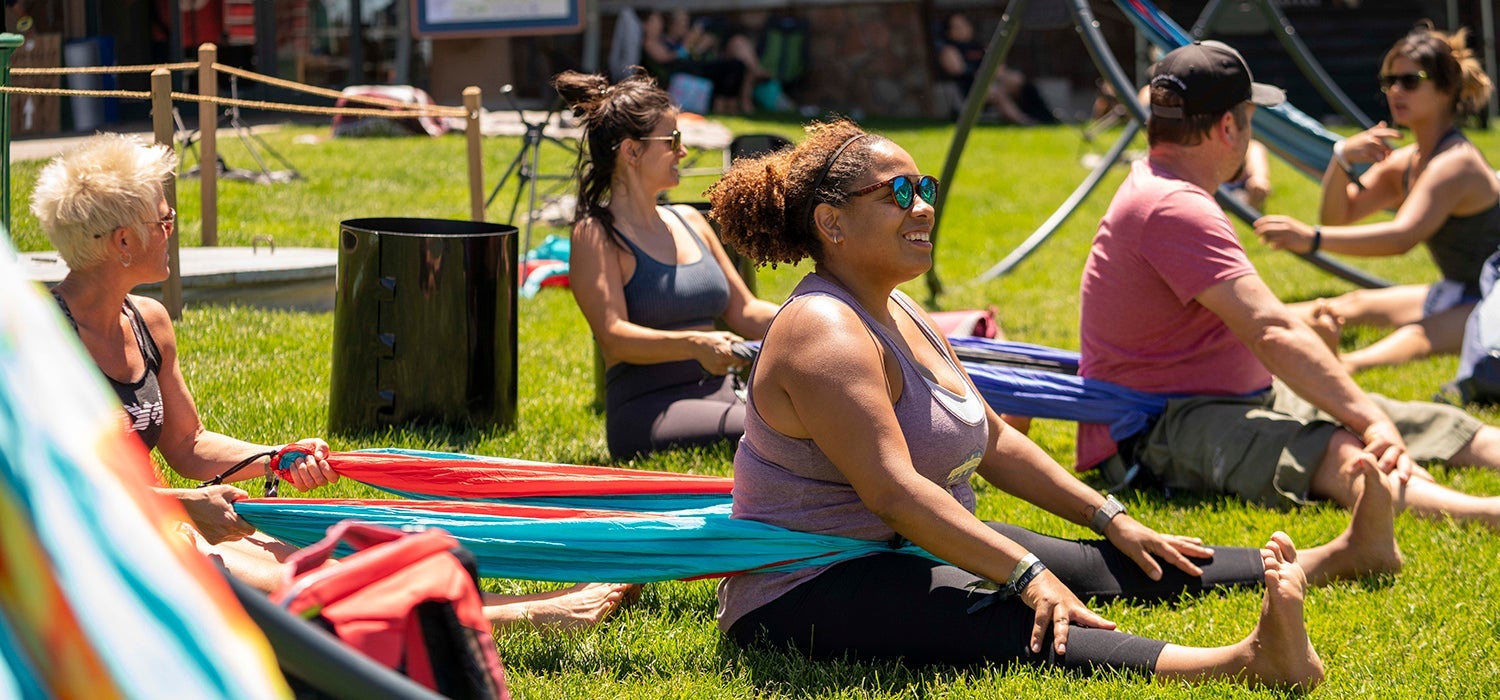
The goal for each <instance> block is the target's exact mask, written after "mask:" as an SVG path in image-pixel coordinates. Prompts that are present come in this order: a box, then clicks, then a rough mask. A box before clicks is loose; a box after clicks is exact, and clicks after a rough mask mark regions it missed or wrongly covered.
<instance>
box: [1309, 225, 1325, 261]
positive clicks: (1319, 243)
mask: <svg viewBox="0 0 1500 700" xmlns="http://www.w3.org/2000/svg"><path fill="white" fill-rule="evenodd" d="M1322 247H1323V227H1322V226H1314V227H1313V242H1312V247H1311V248H1308V249H1307V254H1308V255H1312V254H1313V253H1316V252H1318V249H1319V248H1322Z"/></svg>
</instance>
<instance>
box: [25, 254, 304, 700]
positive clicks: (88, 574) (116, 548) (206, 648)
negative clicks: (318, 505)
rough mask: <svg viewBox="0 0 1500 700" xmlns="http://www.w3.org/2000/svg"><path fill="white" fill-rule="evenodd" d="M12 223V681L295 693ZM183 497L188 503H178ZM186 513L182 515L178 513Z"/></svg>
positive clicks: (79, 690)
mask: <svg viewBox="0 0 1500 700" xmlns="http://www.w3.org/2000/svg"><path fill="white" fill-rule="evenodd" d="M14 261H15V255H14V253H13V252H12V250H11V248H10V244H9V237H8V236H7V235H5V234H4V229H3V228H0V298H3V299H5V302H4V303H3V304H0V696H3V697H19V698H143V699H148V698H149V699H155V698H171V697H184V698H273V697H289V696H290V693H289V691H288V689H287V688H286V686H285V684H284V682H283V681H282V677H281V674H280V672H279V671H278V670H277V668H276V662H275V659H274V658H273V657H272V655H271V651H270V648H269V647H268V646H267V644H266V640H265V637H263V636H261V634H260V632H259V630H258V629H257V628H256V627H255V626H254V625H253V624H252V623H251V622H250V620H249V619H248V618H247V617H245V614H244V611H243V610H242V609H240V607H239V605H238V604H237V603H236V602H235V599H234V597H233V595H232V594H231V592H230V591H229V589H228V587H227V586H226V585H225V582H224V580H223V578H222V577H221V576H220V574H219V573H218V572H217V571H216V570H215V569H214V568H213V566H212V565H211V564H210V563H209V561H208V559H206V558H204V557H203V556H201V555H199V554H198V553H197V552H196V551H195V550H194V549H193V546H192V545H191V544H190V543H189V542H188V541H187V540H186V539H184V538H183V537H181V536H180V535H179V534H178V531H177V527H178V524H179V523H181V522H182V521H183V520H184V518H185V516H184V515H183V514H182V513H181V511H180V508H179V507H178V506H177V504H176V503H175V502H172V501H169V500H167V499H164V498H162V497H160V496H158V495H157V494H156V493H155V492H154V491H152V490H151V489H150V488H149V484H151V483H154V476H153V474H152V472H151V464H150V461H149V459H148V458H147V456H146V453H145V451H144V450H142V449H141V444H140V441H138V440H135V439H134V438H130V437H127V435H126V434H125V432H124V431H123V430H121V429H120V425H119V421H120V420H121V418H120V408H119V401H118V400H117V399H116V398H115V397H114V395H113V394H112V393H111V392H109V391H108V389H107V388H106V387H105V386H104V383H103V381H102V379H101V378H100V376H99V373H98V372H97V370H96V369H95V368H94V367H93V364H92V363H91V362H90V361H89V360H88V358H87V357H86V356H85V355H84V354H83V351H82V349H81V347H80V346H79V344H78V340H77V336H76V335H75V334H74V333H73V332H72V331H71V330H70V329H68V328H67V327H66V325H65V324H64V323H63V320H62V316H61V314H59V313H58V311H57V307H56V305H55V304H53V303H51V302H50V300H48V299H45V298H43V297H44V296H45V295H44V294H43V293H41V292H40V291H39V289H40V288H39V287H37V286H35V285H34V284H32V283H31V282H28V281H27V280H26V275H25V273H24V271H22V270H21V268H20V266H19V265H17V264H16V263H15V262H14ZM174 509H176V512H175V513H174ZM174 515H175V517H174Z"/></svg>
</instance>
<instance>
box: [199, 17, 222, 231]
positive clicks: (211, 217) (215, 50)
mask: <svg viewBox="0 0 1500 700" xmlns="http://www.w3.org/2000/svg"><path fill="white" fill-rule="evenodd" d="M218 60H219V47H217V46H214V45H213V44H203V45H201V46H199V47H198V94H199V95H202V96H203V97H207V98H214V97H218V96H219V72H218V71H217V70H214V63H216V62H217V61H218ZM198 153H199V154H200V157H199V158H198V190H199V192H200V194H199V202H200V207H199V209H200V212H199V217H200V218H201V219H202V220H203V242H202V243H203V245H206V246H216V245H218V244H219V105H218V103H217V102H210V101H208V100H204V101H202V102H199V103H198Z"/></svg>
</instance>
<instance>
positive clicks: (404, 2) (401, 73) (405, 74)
mask: <svg viewBox="0 0 1500 700" xmlns="http://www.w3.org/2000/svg"><path fill="white" fill-rule="evenodd" d="M410 4H411V0H396V84H397V85H410V84H411V42H412V38H411V8H410Z"/></svg>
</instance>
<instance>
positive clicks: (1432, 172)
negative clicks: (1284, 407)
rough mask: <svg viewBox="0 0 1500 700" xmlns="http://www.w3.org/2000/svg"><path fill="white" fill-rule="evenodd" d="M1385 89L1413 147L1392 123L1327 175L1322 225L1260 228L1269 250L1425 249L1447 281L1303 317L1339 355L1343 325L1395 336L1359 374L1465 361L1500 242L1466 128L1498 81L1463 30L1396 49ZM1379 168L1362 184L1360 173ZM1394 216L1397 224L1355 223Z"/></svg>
mask: <svg viewBox="0 0 1500 700" xmlns="http://www.w3.org/2000/svg"><path fill="white" fill-rule="evenodd" d="M1380 89H1381V90H1382V91H1383V92H1384V93H1385V95H1386V101H1387V102H1388V103H1389V105H1390V110H1391V119H1392V120H1393V121H1394V122H1395V124H1397V125H1399V126H1403V127H1406V128H1407V129H1410V130H1411V133H1412V135H1413V136H1414V137H1415V139H1416V141H1415V143H1411V144H1408V145H1406V146H1402V147H1399V148H1393V147H1392V146H1391V144H1390V141H1392V140H1394V139H1397V138H1400V136H1401V133H1400V132H1399V131H1396V130H1395V129H1392V128H1390V127H1388V126H1386V124H1385V122H1381V123H1379V124H1376V125H1375V126H1374V127H1372V128H1370V129H1367V130H1365V131H1363V132H1360V133H1358V134H1355V135H1354V136H1351V137H1349V138H1348V139H1345V140H1343V141H1340V142H1339V143H1338V144H1337V145H1335V146H1334V158H1333V160H1332V161H1331V162H1330V163H1329V164H1328V170H1327V171H1326V172H1325V173H1324V174H1323V203H1322V207H1321V209H1320V211H1319V219H1320V221H1321V222H1322V225H1321V226H1311V225H1308V224H1305V223H1303V222H1301V221H1298V220H1296V219H1293V218H1291V217H1287V216H1267V217H1263V218H1261V219H1260V220H1259V221H1257V222H1255V233H1256V235H1258V236H1260V238H1261V240H1263V241H1264V242H1265V243H1266V244H1267V245H1269V246H1271V247H1272V248H1276V249H1287V250H1292V251H1296V252H1299V253H1305V252H1309V251H1319V250H1323V251H1328V252H1332V253H1341V254H1344V255H1363V256H1383V255H1400V254H1402V253H1405V252H1406V251H1408V250H1411V249H1412V248H1413V247H1415V246H1417V245H1418V244H1426V246H1427V250H1428V252H1429V253H1430V254H1431V255H1432V260H1433V262H1434V263H1436V264H1437V268H1438V271H1439V272H1440V273H1442V276H1443V279H1442V280H1440V281H1438V282H1436V283H1433V284H1430V285H1426V284H1420V285H1404V286H1397V287H1391V288H1387V289H1364V290H1358V291H1354V292H1350V293H1348V294H1344V295H1342V296H1339V297H1336V298H1334V299H1329V300H1326V301H1325V300H1321V299H1320V300H1318V301H1315V302H1306V303H1303V304H1301V305H1299V307H1300V309H1301V310H1302V311H1303V312H1304V313H1305V314H1306V315H1307V317H1308V318H1309V320H1310V321H1312V323H1313V327H1314V328H1315V329H1318V330H1319V331H1320V332H1322V333H1323V334H1324V337H1325V340H1328V341H1329V342H1330V344H1331V345H1333V346H1334V349H1335V350H1337V349H1338V348H1337V345H1338V331H1339V328H1340V327H1341V326H1342V325H1343V324H1344V323H1353V324H1360V325H1372V326H1380V327H1389V328H1395V329H1396V330H1395V331H1394V332H1393V333H1391V334H1390V335H1388V336H1386V337H1384V338H1382V339H1380V340H1379V341H1377V342H1375V343H1373V344H1371V345H1369V346H1367V347H1364V348H1360V349H1358V350H1355V351H1353V352H1349V353H1346V354H1344V355H1343V358H1342V359H1343V362H1344V366H1345V367H1346V368H1347V369H1348V370H1349V371H1350V372H1357V371H1359V370H1362V369H1366V368H1369V367H1376V366H1381V365H1393V364H1400V363H1402V362H1407V361H1410V360H1414V359H1418V358H1422V357H1426V356H1427V355H1430V354H1437V353H1455V352H1457V351H1458V349H1459V346H1460V343H1461V342H1462V340H1463V334H1464V322H1465V321H1466V319H1467V318H1468V316H1469V312H1470V311H1471V310H1472V309H1473V308H1474V304H1475V303H1477V302H1478V301H1479V297H1480V289H1479V273H1480V269H1481V267H1482V264H1483V262H1484V260H1485V258H1487V257H1489V256H1490V254H1491V253H1494V252H1495V250H1496V246H1497V245H1500V181H1497V180H1496V177H1495V169H1494V167H1492V166H1491V165H1490V164H1489V162H1487V161H1486V160H1485V158H1484V155H1483V154H1482V153H1480V151H1479V149H1478V148H1477V147H1475V146H1474V144H1472V143H1470V142H1469V140H1468V139H1466V138H1464V135H1463V132H1461V131H1459V128H1458V122H1459V120H1460V119H1461V118H1462V117H1463V116H1464V115H1466V114H1475V113H1478V112H1479V111H1480V110H1483V109H1484V108H1485V106H1486V104H1488V102H1489V96H1490V90H1491V85H1490V79H1489V78H1488V77H1486V76H1485V74H1484V69H1483V68H1482V67H1481V66H1480V65H1479V61H1478V60H1476V59H1475V58H1474V55H1473V52H1472V51H1470V50H1469V48H1468V47H1467V46H1466V45H1465V31H1463V30H1460V31H1459V32H1457V33H1456V34H1446V33H1444V32H1439V31H1436V30H1434V29H1433V28H1432V25H1431V24H1430V23H1424V24H1421V25H1418V26H1417V28H1416V29H1414V30H1413V31H1412V32H1411V33H1410V34H1408V35H1407V36H1406V37H1404V38H1402V39H1401V40H1400V41H1398V42H1396V45H1395V46H1394V47H1392V48H1391V50H1390V51H1389V52H1388V53H1387V54H1386V55H1385V60H1384V61H1383V62H1382V63H1381V66H1380ZM1363 164H1369V169H1368V170H1366V171H1365V172H1364V173H1363V174H1359V175H1356V172H1355V166H1356V165H1363ZM1388 209H1395V210H1396V215H1395V217H1394V218H1393V219H1391V220H1390V221H1384V222H1379V223H1372V224H1364V225H1355V224H1354V222H1356V221H1359V220H1361V219H1364V218H1366V217H1368V216H1371V215H1373V214H1375V213H1377V212H1379V211H1382V210H1388Z"/></svg>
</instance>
